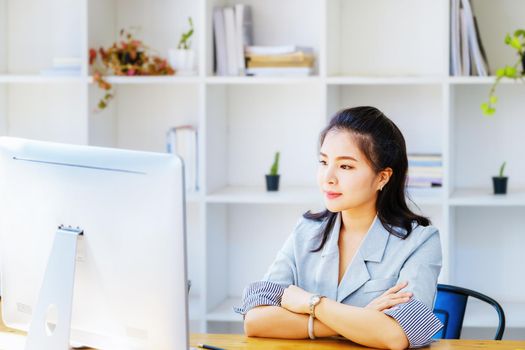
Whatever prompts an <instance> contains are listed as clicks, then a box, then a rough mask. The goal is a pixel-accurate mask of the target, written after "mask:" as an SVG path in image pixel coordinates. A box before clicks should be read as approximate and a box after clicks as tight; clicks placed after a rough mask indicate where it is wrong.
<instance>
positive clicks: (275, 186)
mask: <svg viewBox="0 0 525 350" xmlns="http://www.w3.org/2000/svg"><path fill="white" fill-rule="evenodd" d="M279 156H280V153H279V152H275V158H274V161H273V164H272V167H271V168H270V173H269V174H267V175H266V190H267V191H278V190H279V177H280V175H279Z"/></svg>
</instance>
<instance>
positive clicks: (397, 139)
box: [303, 106, 430, 252]
mask: <svg viewBox="0 0 525 350" xmlns="http://www.w3.org/2000/svg"><path fill="white" fill-rule="evenodd" d="M332 130H339V131H347V132H349V133H350V134H351V135H352V136H353V137H354V138H355V141H356V143H357V145H358V147H359V149H360V150H361V152H362V153H363V154H364V155H365V157H366V158H367V160H368V162H369V164H370V165H371V166H372V169H373V170H374V171H375V173H376V174H377V173H379V172H380V171H382V170H384V169H385V168H388V167H390V168H391V169H392V175H391V176H390V179H389V181H388V182H387V183H386V185H385V186H384V187H383V190H382V191H379V192H378V197H377V201H376V210H377V217H378V219H379V220H380V221H381V224H382V225H383V227H385V229H386V230H387V231H388V232H390V234H393V235H395V236H397V237H400V238H403V239H405V238H406V237H408V235H410V233H411V232H412V224H413V222H414V221H415V222H417V224H418V225H421V226H428V225H430V220H429V219H428V218H426V217H424V216H421V215H417V214H415V213H413V212H412V211H411V210H410V209H409V208H408V206H407V203H406V198H405V184H406V179H407V171H408V159H407V152H406V144H405V139H404V137H403V134H401V131H400V130H399V128H398V127H397V126H396V125H395V124H394V123H393V122H392V121H391V120H390V119H388V118H387V117H386V116H385V115H384V114H383V112H381V111H380V110H378V109H377V108H375V107H370V106H362V107H354V108H347V109H343V110H340V111H339V112H337V113H336V114H335V115H334V116H333V117H332V119H331V120H330V123H329V124H328V125H327V126H326V128H325V129H324V130H323V131H321V135H320V137H319V148H320V147H321V146H322V145H323V142H324V139H325V137H326V135H327V134H328V132H330V131H332ZM337 215H338V213H335V212H331V211H329V210H328V209H325V210H324V211H321V212H319V213H312V212H311V211H308V212H306V213H304V214H303V217H304V218H306V219H310V220H315V221H325V223H324V225H323V226H321V232H320V234H321V236H322V239H321V243H320V245H319V247H317V248H316V249H314V250H313V252H317V251H320V250H321V249H322V248H323V246H324V244H325V243H326V240H327V239H328V236H329V234H330V232H331V230H332V228H333V226H334V223H335V220H336V218H337ZM394 227H400V228H403V229H404V230H406V234H402V233H399V232H398V231H396V230H395V229H394Z"/></svg>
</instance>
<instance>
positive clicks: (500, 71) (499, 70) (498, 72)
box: [496, 68, 505, 78]
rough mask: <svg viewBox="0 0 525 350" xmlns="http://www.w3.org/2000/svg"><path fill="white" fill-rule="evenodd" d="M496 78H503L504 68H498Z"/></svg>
mask: <svg viewBox="0 0 525 350" xmlns="http://www.w3.org/2000/svg"><path fill="white" fill-rule="evenodd" d="M496 76H497V77H498V78H501V77H504V76H505V68H499V69H498V70H497V71H496Z"/></svg>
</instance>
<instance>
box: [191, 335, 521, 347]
mask: <svg viewBox="0 0 525 350" xmlns="http://www.w3.org/2000/svg"><path fill="white" fill-rule="evenodd" d="M199 343H202V344H208V345H214V346H217V347H220V348H223V349H227V350H241V349H242V350H245V349H256V350H263V349H264V350H277V349H279V350H280V349H283V350H296V349H299V348H300V349H308V350H318V349H319V350H321V349H323V350H336V349H341V350H343V349H344V350H354V349H359V350H363V349H370V348H367V347H364V346H360V345H357V344H355V343H352V342H350V341H346V340H338V339H316V340H280V339H264V338H248V337H245V336H244V335H237V334H192V335H191V341H190V344H191V346H197V344H199ZM423 349H432V350H467V349H468V350H471V349H476V350H477V349H491V350H525V340H523V341H513V340H504V341H495V340H439V341H437V342H435V343H433V344H432V345H430V346H429V347H425V348H423Z"/></svg>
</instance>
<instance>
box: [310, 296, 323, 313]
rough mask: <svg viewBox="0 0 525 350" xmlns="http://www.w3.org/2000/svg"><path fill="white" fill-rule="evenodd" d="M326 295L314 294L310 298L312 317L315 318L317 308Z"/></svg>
mask: <svg viewBox="0 0 525 350" xmlns="http://www.w3.org/2000/svg"><path fill="white" fill-rule="evenodd" d="M324 297H325V296H324V295H321V294H314V295H312V296H311V297H310V303H309V305H310V315H312V317H314V318H315V307H316V306H317V305H318V304H319V303H320V302H321V299H322V298H324Z"/></svg>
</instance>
